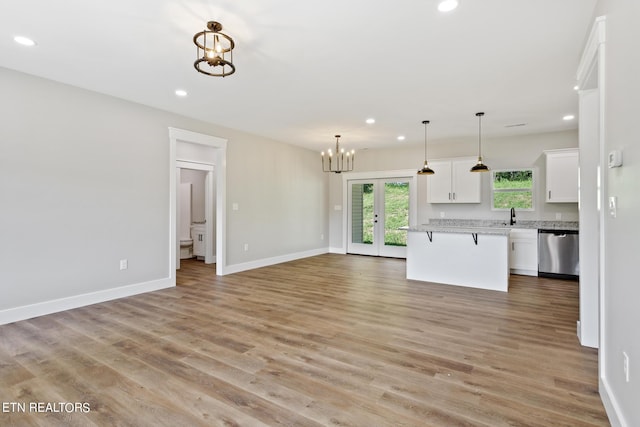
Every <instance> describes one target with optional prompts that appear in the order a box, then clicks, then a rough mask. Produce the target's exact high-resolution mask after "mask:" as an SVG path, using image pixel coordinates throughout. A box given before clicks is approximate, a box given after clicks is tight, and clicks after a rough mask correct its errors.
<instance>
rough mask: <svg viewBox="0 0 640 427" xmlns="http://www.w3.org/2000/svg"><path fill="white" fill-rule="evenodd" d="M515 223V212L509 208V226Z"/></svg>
mask: <svg viewBox="0 0 640 427" xmlns="http://www.w3.org/2000/svg"><path fill="white" fill-rule="evenodd" d="M515 223H516V210H515V209H514V208H511V221H509V224H510V225H514V224H515Z"/></svg>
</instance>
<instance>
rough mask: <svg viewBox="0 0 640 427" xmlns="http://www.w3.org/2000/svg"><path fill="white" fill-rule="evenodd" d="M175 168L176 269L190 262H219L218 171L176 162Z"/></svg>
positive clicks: (190, 163)
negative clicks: (182, 263) (189, 260)
mask: <svg viewBox="0 0 640 427" xmlns="http://www.w3.org/2000/svg"><path fill="white" fill-rule="evenodd" d="M176 166H177V167H176V183H177V184H176V191H177V201H176V204H177V210H176V211H177V212H176V222H177V225H176V232H177V239H178V241H179V248H180V249H179V250H178V251H177V252H176V269H180V267H181V261H183V260H187V259H196V260H199V261H204V263H205V264H213V263H215V262H216V252H215V250H216V234H215V227H214V226H213V224H215V223H216V207H215V203H216V197H215V193H216V185H215V178H214V169H215V167H214V165H211V164H201V163H193V162H185V161H177V162H176Z"/></svg>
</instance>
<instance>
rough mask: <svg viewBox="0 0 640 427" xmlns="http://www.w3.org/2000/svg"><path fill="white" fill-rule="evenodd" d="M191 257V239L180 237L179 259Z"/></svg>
mask: <svg viewBox="0 0 640 427" xmlns="http://www.w3.org/2000/svg"><path fill="white" fill-rule="evenodd" d="M189 258H193V239H191V238H184V239H180V259H189Z"/></svg>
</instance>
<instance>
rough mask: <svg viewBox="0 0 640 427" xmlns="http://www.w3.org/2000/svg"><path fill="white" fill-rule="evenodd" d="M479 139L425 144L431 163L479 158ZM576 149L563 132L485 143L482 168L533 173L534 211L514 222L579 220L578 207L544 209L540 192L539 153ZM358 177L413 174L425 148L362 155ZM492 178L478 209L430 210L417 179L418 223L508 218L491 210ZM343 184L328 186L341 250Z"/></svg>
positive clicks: (422, 181)
mask: <svg viewBox="0 0 640 427" xmlns="http://www.w3.org/2000/svg"><path fill="white" fill-rule="evenodd" d="M477 143H478V142H477V139H474V138H470V139H468V140H454V141H435V142H433V143H431V142H430V143H429V147H428V157H429V160H434V159H438V158H449V157H475V156H477V149H478V147H477ZM577 146H578V133H577V131H563V132H554V133H544V134H537V135H523V136H513V137H508V138H496V139H491V138H483V144H482V148H483V150H482V154H483V160H484V162H485V163H486V164H487V165H488V166H489V167H490V168H492V169H507V168H531V167H533V168H535V169H536V173H537V175H536V178H535V179H536V188H535V191H536V194H535V210H534V211H532V212H517V214H516V215H517V219H522V220H555V219H556V213H560V214H561V216H562V219H563V220H567V221H577V220H578V205H577V203H545V201H544V188H545V185H546V182H545V167H544V154H543V150H551V149H556V148H570V147H577ZM357 155H358V161H357V167H356V169H357V172H363V171H379V170H396V169H411V168H415V170H416V171H417V170H418V169H420V168H421V167H422V164H423V162H424V145H421V146H417V145H416V146H399V147H398V148H394V149H384V150H366V151H362V152H359V153H357ZM490 176H491V174H489V173H487V174H482V203H477V204H468V203H465V204H430V203H427V180H428V179H429V177H428V176H419V177H418V221H417V223H425V222H427V221H428V219H429V218H439V217H440V213H441V212H443V213H444V215H445V218H464V219H504V220H507V219H508V218H509V216H508V213H507V212H504V211H492V210H491V182H490ZM340 179H341V178H339V177H338V178H336V177H333V178H331V182H330V209H331V211H330V221H331V247H332V248H338V247H342V240H343V238H344V236H343V235H344V233H343V231H342V212H340V211H335V210H333V206H334V205H341V204H342V187H341V186H340V185H339V184H338V181H339V180H340Z"/></svg>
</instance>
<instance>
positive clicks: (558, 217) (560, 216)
mask: <svg viewBox="0 0 640 427" xmlns="http://www.w3.org/2000/svg"><path fill="white" fill-rule="evenodd" d="M561 219H562V214H561V213H560V212H556V221H560V220H561Z"/></svg>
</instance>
